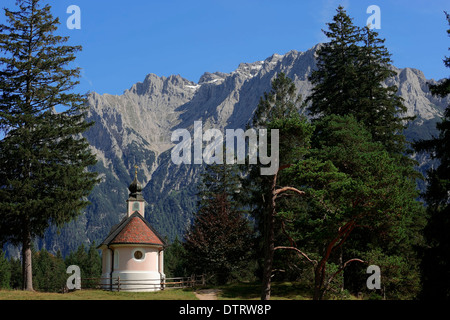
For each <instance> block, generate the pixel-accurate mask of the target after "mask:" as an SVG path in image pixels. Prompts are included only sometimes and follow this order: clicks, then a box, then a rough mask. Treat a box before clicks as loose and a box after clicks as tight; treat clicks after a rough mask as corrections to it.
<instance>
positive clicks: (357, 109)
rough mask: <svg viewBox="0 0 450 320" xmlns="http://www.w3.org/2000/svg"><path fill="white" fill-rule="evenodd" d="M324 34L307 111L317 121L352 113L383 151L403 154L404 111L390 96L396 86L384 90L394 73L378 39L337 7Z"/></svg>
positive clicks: (398, 102) (393, 93)
mask: <svg viewBox="0 0 450 320" xmlns="http://www.w3.org/2000/svg"><path fill="white" fill-rule="evenodd" d="M328 27H329V30H328V31H323V32H324V34H325V35H326V36H327V37H328V38H329V40H330V41H329V42H327V43H325V44H323V45H322V47H321V48H320V49H319V50H318V53H317V54H318V58H317V60H318V61H317V70H315V71H314V72H313V73H312V74H311V76H310V80H311V82H312V84H313V85H314V87H313V89H312V93H311V95H310V96H309V97H308V99H307V101H308V102H309V103H310V105H309V108H308V110H309V112H310V113H311V114H312V115H314V116H318V117H324V116H328V115H331V114H335V115H340V116H343V115H353V116H354V117H355V118H356V120H357V121H360V122H362V123H363V124H364V125H365V126H366V128H367V129H368V130H369V132H370V133H371V134H372V137H373V139H374V141H377V142H381V143H382V144H383V145H384V146H385V148H386V150H387V151H389V152H394V153H399V152H400V153H401V152H404V151H405V147H406V146H405V137H404V135H403V129H404V128H405V125H404V121H405V120H411V119H412V118H408V117H402V115H403V114H404V113H405V112H406V111H407V110H406V107H405V106H404V105H403V103H402V99H401V98H400V97H398V96H397V95H396V93H397V89H398V88H397V87H396V86H387V87H386V86H384V82H385V81H386V80H387V79H388V78H390V77H392V76H394V75H395V71H393V70H392V69H391V68H390V65H391V62H392V61H391V58H390V53H389V52H388V50H387V49H386V47H385V46H384V39H380V38H379V37H378V33H377V32H375V31H374V30H370V29H369V28H368V27H364V28H359V27H357V26H355V25H354V24H353V21H352V19H351V18H350V17H349V16H348V15H347V13H346V11H345V10H344V8H343V7H342V6H339V8H338V9H337V14H336V15H335V16H334V17H333V22H331V23H328Z"/></svg>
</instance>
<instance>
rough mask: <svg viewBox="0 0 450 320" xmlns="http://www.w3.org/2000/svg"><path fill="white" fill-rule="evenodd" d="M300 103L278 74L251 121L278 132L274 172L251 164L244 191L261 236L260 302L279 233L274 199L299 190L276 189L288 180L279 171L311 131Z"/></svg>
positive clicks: (299, 152)
mask: <svg viewBox="0 0 450 320" xmlns="http://www.w3.org/2000/svg"><path fill="white" fill-rule="evenodd" d="M301 103H302V97H301V95H298V94H297V89H296V87H295V84H294V83H293V81H292V80H291V79H290V78H288V77H286V75H285V74H284V73H280V74H278V75H277V76H276V77H275V78H274V79H273V81H272V88H271V91H270V92H269V93H265V94H264V96H263V97H261V99H260V101H259V103H258V106H257V108H256V111H255V114H254V116H253V119H252V124H253V126H255V127H256V128H258V127H262V128H264V129H268V132H271V130H273V129H276V130H279V146H278V148H279V155H280V159H279V169H278V172H277V173H276V174H274V175H271V176H260V175H259V166H258V165H252V166H250V169H249V175H248V179H247V182H248V184H249V185H248V187H247V188H246V190H249V191H251V193H252V196H251V203H252V211H253V215H254V217H255V220H256V221H257V223H258V228H259V232H260V233H261V242H262V243H261V247H262V248H261V250H262V253H261V255H262V256H263V257H264V261H263V263H262V264H263V270H262V290H261V299H262V300H269V299H270V295H271V279H272V272H273V263H274V251H275V250H274V244H275V238H276V236H277V233H279V232H278V230H279V228H278V227H277V226H276V216H277V204H276V198H277V197H279V196H281V194H283V193H291V192H293V193H296V194H302V191H301V190H298V189H295V188H290V187H288V186H287V187H280V186H283V185H284V183H286V184H287V185H289V181H286V180H284V175H283V171H284V170H286V169H287V168H289V167H290V166H291V165H292V164H294V163H296V162H297V161H298V160H299V159H301V158H302V157H303V155H304V154H305V153H306V150H307V147H308V145H309V141H310V139H311V135H312V132H313V130H314V128H313V126H311V124H310V123H309V122H308V121H307V120H306V117H304V116H301V115H300V114H299V109H300V107H301ZM274 147H275V146H274ZM271 148H272V146H271Z"/></svg>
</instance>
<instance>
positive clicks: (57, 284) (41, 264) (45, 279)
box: [33, 249, 68, 292]
mask: <svg viewBox="0 0 450 320" xmlns="http://www.w3.org/2000/svg"><path fill="white" fill-rule="evenodd" d="M67 276H68V275H67V274H66V266H65V264H64V260H63V258H62V256H61V254H60V253H58V254H57V255H56V256H53V255H52V254H50V253H49V252H48V251H47V250H45V249H42V250H41V251H39V252H35V253H34V255H33V288H34V289H35V290H38V291H43V292H61V291H62V289H63V287H64V286H65V284H66V280H67Z"/></svg>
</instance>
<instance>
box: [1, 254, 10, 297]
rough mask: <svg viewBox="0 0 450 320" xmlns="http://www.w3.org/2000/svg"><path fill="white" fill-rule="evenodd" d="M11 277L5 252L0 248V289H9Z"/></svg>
mask: <svg viewBox="0 0 450 320" xmlns="http://www.w3.org/2000/svg"><path fill="white" fill-rule="evenodd" d="M10 279H11V267H10V265H9V262H8V260H7V259H6V258H5V253H4V252H3V251H1V250H0V289H9V288H10V286H9V282H10Z"/></svg>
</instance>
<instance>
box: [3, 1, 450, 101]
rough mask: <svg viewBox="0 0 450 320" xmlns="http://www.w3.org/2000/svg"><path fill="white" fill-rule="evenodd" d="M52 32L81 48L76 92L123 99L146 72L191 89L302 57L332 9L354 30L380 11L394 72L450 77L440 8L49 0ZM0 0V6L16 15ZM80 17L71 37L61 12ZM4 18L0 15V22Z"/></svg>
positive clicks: (423, 4)
mask: <svg viewBox="0 0 450 320" xmlns="http://www.w3.org/2000/svg"><path fill="white" fill-rule="evenodd" d="M46 2H47V3H49V4H50V5H51V6H52V8H53V14H54V15H55V16H58V17H59V18H60V21H61V25H60V29H59V32H60V33H61V34H64V35H68V36H70V43H71V44H80V45H82V46H83V51H82V52H81V53H79V54H78V58H77V61H76V65H77V66H79V67H81V68H82V75H83V77H82V79H81V84H80V85H79V87H78V90H79V91H80V92H85V91H95V92H98V93H100V94H103V93H110V94H122V92H123V91H124V90H126V89H128V88H130V87H131V86H132V85H133V84H134V83H136V82H139V81H143V79H144V78H145V76H146V75H147V74H149V73H154V74H156V75H158V76H169V75H171V74H179V75H181V76H182V77H184V78H187V79H189V80H191V81H194V82H197V81H198V80H199V78H200V76H201V75H202V74H203V73H204V72H206V71H208V72H215V71H221V72H231V71H233V70H234V69H236V68H237V66H238V65H239V63H240V62H254V61H258V60H264V59H265V58H267V57H269V56H271V55H272V54H274V53H279V54H284V53H286V52H288V51H290V50H298V51H306V50H308V49H309V48H311V47H312V46H314V45H315V44H317V43H319V42H324V41H325V40H326V38H325V37H324V36H323V33H322V32H321V29H326V28H327V27H326V23H327V22H330V21H331V19H332V17H333V15H334V14H335V10H336V8H337V7H338V5H339V4H342V5H343V6H344V7H345V9H346V10H347V13H348V14H349V15H350V16H351V17H352V18H354V23H355V24H356V25H358V26H363V25H365V24H366V21H367V19H368V18H369V16H370V14H368V13H367V12H366V10H367V8H368V7H369V6H370V5H377V6H379V8H380V9H381V29H380V30H377V31H378V32H379V33H380V36H381V37H383V38H385V39H386V46H387V48H388V50H389V51H390V52H391V54H392V59H393V61H394V65H395V66H397V67H400V68H403V67H412V68H417V69H420V70H422V71H423V72H424V74H425V76H426V77H427V78H434V79H441V78H444V77H448V74H449V71H450V70H449V69H446V68H445V66H444V64H443V62H442V60H443V58H444V56H446V55H447V56H448V55H450V52H449V51H448V48H449V47H450V39H449V38H448V37H447V34H446V30H447V29H448V24H447V21H446V20H445V16H444V11H448V12H450V2H449V1H448V0H428V1H425V0H409V1H407V0H383V1H382V0H370V1H366V0H340V1H337V0H316V1H314V0H307V1H300V0H277V1H275V0H238V1H237V0H198V1H197V0H190V1H186V0H184V1H180V0H132V1H117V0H109V1H106V0H95V1H93V0H48V1H46ZM14 3H15V0H2V4H1V5H0V6H1V7H9V8H13V7H14ZM70 5H77V6H78V7H79V8H80V9H81V29H80V30H70V29H68V28H67V26H66V21H67V19H68V18H69V17H70V14H68V13H66V11H67V7H69V6H70ZM4 21H5V18H4V16H3V12H2V14H1V17H0V22H1V23H3V22H4Z"/></svg>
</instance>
